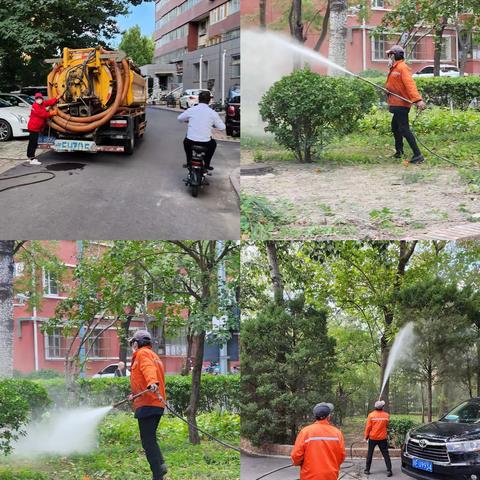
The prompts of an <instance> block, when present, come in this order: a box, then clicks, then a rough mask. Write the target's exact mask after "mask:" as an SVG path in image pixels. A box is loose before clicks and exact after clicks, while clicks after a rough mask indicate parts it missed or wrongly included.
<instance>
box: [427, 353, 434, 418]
mask: <svg viewBox="0 0 480 480" xmlns="http://www.w3.org/2000/svg"><path fill="white" fill-rule="evenodd" d="M432 409H433V371H432V363H431V362H428V368H427V421H428V422H431V421H432V417H433V413H432Z"/></svg>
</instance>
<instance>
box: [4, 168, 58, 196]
mask: <svg viewBox="0 0 480 480" xmlns="http://www.w3.org/2000/svg"><path fill="white" fill-rule="evenodd" d="M42 174H43V175H44V174H47V175H49V176H48V177H47V178H42V179H40V180H35V181H33V182H27V183H20V184H17V185H10V186H9V187H4V188H0V193H1V192H6V191H7V190H13V189H14V188H20V187H26V186H28V185H35V184H36V183H43V182H48V181H49V180H53V179H54V178H55V177H56V175H55V174H54V173H53V172H49V171H47V170H40V171H39V172H30V173H22V174H21V175H11V176H9V177H1V178H0V181H1V180H12V179H14V178H22V177H28V176H30V175H42Z"/></svg>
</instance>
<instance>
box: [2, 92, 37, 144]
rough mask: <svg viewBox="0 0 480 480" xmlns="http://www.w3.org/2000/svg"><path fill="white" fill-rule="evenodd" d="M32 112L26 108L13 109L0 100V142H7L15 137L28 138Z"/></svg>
mask: <svg viewBox="0 0 480 480" xmlns="http://www.w3.org/2000/svg"><path fill="white" fill-rule="evenodd" d="M29 116H30V110H29V109H26V108H24V107H12V106H11V105H10V103H8V102H6V101H5V100H1V99H0V142H7V141H8V140H11V139H12V138H14V137H27V136H28V135H29V133H28V130H27V124H28V117H29Z"/></svg>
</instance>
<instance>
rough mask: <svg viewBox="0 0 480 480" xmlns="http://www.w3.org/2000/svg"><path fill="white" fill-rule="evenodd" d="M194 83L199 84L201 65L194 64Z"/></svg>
mask: <svg viewBox="0 0 480 480" xmlns="http://www.w3.org/2000/svg"><path fill="white" fill-rule="evenodd" d="M193 81H194V82H199V81H200V63H199V62H197V63H194V64H193Z"/></svg>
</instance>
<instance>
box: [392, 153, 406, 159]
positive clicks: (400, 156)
mask: <svg viewBox="0 0 480 480" xmlns="http://www.w3.org/2000/svg"><path fill="white" fill-rule="evenodd" d="M403 155H404V153H403V152H395V155H393V158H403Z"/></svg>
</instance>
